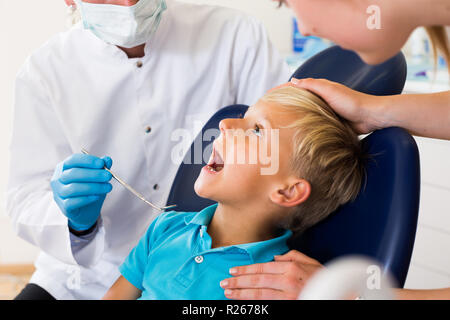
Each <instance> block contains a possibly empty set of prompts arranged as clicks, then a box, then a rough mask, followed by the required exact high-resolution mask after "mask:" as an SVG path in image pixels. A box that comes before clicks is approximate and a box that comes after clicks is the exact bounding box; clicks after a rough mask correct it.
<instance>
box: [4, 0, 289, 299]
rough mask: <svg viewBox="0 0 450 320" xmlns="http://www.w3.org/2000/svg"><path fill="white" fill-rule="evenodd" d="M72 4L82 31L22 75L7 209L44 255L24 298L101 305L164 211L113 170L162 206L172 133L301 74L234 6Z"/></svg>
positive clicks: (45, 52) (58, 40) (155, 0)
mask: <svg viewBox="0 0 450 320" xmlns="http://www.w3.org/2000/svg"><path fill="white" fill-rule="evenodd" d="M65 1H66V3H67V4H68V5H76V6H77V7H78V10H79V11H80V13H81V17H82V23H80V24H78V25H76V26H75V27H73V28H71V29H70V30H69V31H67V32H65V33H61V34H58V35H56V36H55V37H53V38H52V39H50V40H49V41H48V42H47V43H45V44H44V45H43V46H42V47H40V48H39V49H38V50H36V51H35V52H34V53H33V54H32V55H31V56H30V57H29V58H28V59H27V60H26V62H25V64H24V65H23V67H22V68H21V70H20V71H19V73H18V76H17V80H16V87H15V106H14V124H13V135H12V141H11V147H10V151H11V162H10V163H11V168H10V180H9V185H8V192H7V213H8V215H9V216H10V217H11V218H12V223H13V226H14V229H15V231H16V232H17V234H18V235H19V236H20V237H21V238H23V239H25V240H27V241H28V242H30V243H32V244H34V245H36V246H37V247H39V248H40V249H41V253H40V255H39V257H38V259H37V261H36V263H35V265H36V272H35V273H34V275H33V276H32V278H31V280H30V284H29V285H28V286H27V287H26V288H25V289H24V290H23V291H22V293H21V294H20V295H19V296H18V297H17V299H52V298H56V299H97V298H101V297H102V296H103V295H104V293H105V292H106V290H107V289H108V288H109V287H110V286H111V285H112V284H113V283H114V281H115V280H116V279H117V277H118V276H119V272H118V266H119V264H120V263H121V262H122V261H123V259H124V258H125V256H126V255H127V254H128V252H129V251H130V250H131V248H132V247H133V246H134V245H135V244H136V243H137V241H138V240H139V238H140V237H141V235H142V234H143V233H144V232H145V230H146V229H147V227H148V225H149V224H150V223H151V221H152V220H153V219H154V218H155V216H156V215H157V214H158V213H159V212H158V211H156V210H153V209H152V208H151V207H149V206H148V205H146V204H145V203H144V202H142V201H140V200H138V199H137V198H135V197H134V196H133V195H132V194H130V193H129V192H128V191H127V190H125V189H124V188H122V187H121V186H119V185H116V184H114V182H112V181H111V175H110V174H108V173H107V172H106V171H105V170H104V169H103V167H104V166H107V167H111V165H112V160H114V165H112V166H113V171H115V172H116V173H117V174H118V175H119V176H120V177H122V178H124V179H125V180H126V181H127V182H129V183H130V184H131V185H132V186H133V187H135V188H136V189H137V190H139V191H141V192H142V193H143V194H144V195H145V196H146V197H147V198H148V199H149V200H150V201H152V202H154V203H157V204H160V205H164V204H165V202H166V200H167V198H168V194H169V191H170V188H171V185H172V181H173V179H174V177H175V174H176V171H177V168H178V165H179V163H180V161H181V159H179V161H178V160H176V159H174V157H173V156H172V150H173V149H174V147H175V146H176V145H177V144H179V143H180V141H175V140H174V139H171V138H172V137H171V135H172V133H173V132H174V130H176V129H178V128H184V129H187V130H188V131H189V132H190V133H191V139H192V140H193V139H194V137H195V135H196V133H198V132H199V131H200V129H201V126H202V125H203V124H205V123H206V121H207V120H208V119H209V118H210V117H211V116H212V115H213V114H214V113H215V112H216V111H217V110H218V109H220V108H222V107H224V106H226V105H230V104H235V103H243V104H253V103H255V102H256V101H257V100H258V98H259V97H261V96H262V95H263V94H264V93H265V92H266V91H267V90H268V89H270V88H272V87H274V86H276V85H279V84H281V83H284V82H286V80H287V79H288V77H289V75H290V74H289V70H288V68H287V66H286V65H285V64H284V62H283V60H282V58H281V57H280V56H279V55H278V53H277V52H276V51H275V49H274V48H273V46H272V45H271V43H270V42H269V40H268V39H267V35H266V33H265V30H264V28H263V27H262V26H261V24H260V23H259V22H257V21H255V20H254V19H252V18H249V17H246V16H244V15H243V14H241V13H238V12H236V11H234V10H230V9H225V8H219V7H213V6H206V5H192V4H185V3H180V2H176V1H172V0H65ZM74 1H75V2H74ZM106 17H108V18H106ZM190 142H191V141H188V142H185V143H186V146H189V145H190ZM81 148H86V149H87V150H89V151H90V153H92V154H93V155H96V156H103V155H108V156H109V157H104V158H97V157H95V156H86V155H81V154H80V150H81ZM111 159H112V160H111Z"/></svg>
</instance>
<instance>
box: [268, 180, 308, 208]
mask: <svg viewBox="0 0 450 320" xmlns="http://www.w3.org/2000/svg"><path fill="white" fill-rule="evenodd" d="M310 194H311V185H310V184H309V182H308V181H306V180H304V179H296V180H295V181H294V182H293V183H291V184H289V185H287V186H286V187H285V188H283V189H280V188H278V189H277V190H275V191H274V192H272V194H271V195H270V200H272V202H273V203H276V204H278V205H280V206H283V207H288V208H290V207H295V206H297V205H299V204H300V203H303V202H305V201H306V200H307V199H308V198H309V196H310Z"/></svg>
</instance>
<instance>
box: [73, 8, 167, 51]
mask: <svg viewBox="0 0 450 320" xmlns="http://www.w3.org/2000/svg"><path fill="white" fill-rule="evenodd" d="M75 3H76V5H77V8H78V9H79V10H80V11H81V17H82V20H83V25H84V27H85V29H88V30H91V31H92V33H94V34H95V35H96V36H97V37H98V38H100V39H102V40H103V41H105V42H107V43H110V44H113V45H116V46H119V47H124V48H133V47H136V46H138V45H141V44H144V43H146V42H147V41H148V39H149V38H150V36H151V35H152V34H153V33H155V32H156V30H157V29H158V26H159V23H160V21H161V15H162V13H163V12H164V10H166V9H167V6H166V2H165V0H140V1H138V2H137V3H136V4H135V5H134V6H119V5H111V4H95V3H87V2H83V1H81V0H75Z"/></svg>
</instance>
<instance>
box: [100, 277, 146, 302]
mask: <svg viewBox="0 0 450 320" xmlns="http://www.w3.org/2000/svg"><path fill="white" fill-rule="evenodd" d="M141 293H142V292H141V290H139V289H138V288H136V287H135V286H133V285H132V284H131V283H130V282H128V280H127V279H125V277H124V276H120V277H119V279H117V281H116V282H115V283H114V284H113V285H112V287H111V288H110V289H109V290H108V292H107V293H106V294H105V296H104V297H103V299H102V300H136V299H138V298H139V297H140V296H141Z"/></svg>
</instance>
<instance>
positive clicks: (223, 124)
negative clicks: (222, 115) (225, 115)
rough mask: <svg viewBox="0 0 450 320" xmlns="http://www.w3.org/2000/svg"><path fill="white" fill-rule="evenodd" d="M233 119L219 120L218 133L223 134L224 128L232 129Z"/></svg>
mask: <svg viewBox="0 0 450 320" xmlns="http://www.w3.org/2000/svg"><path fill="white" fill-rule="evenodd" d="M233 121H234V119H223V120H220V122H219V129H220V133H221V134H223V135H225V130H230V129H233Z"/></svg>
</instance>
